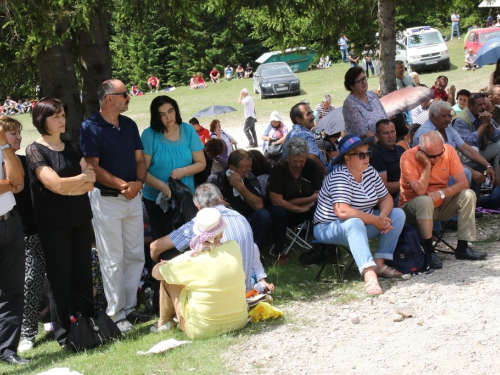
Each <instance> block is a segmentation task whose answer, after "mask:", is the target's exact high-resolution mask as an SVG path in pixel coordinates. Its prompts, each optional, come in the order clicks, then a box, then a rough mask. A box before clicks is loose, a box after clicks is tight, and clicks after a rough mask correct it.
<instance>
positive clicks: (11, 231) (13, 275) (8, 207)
mask: <svg viewBox="0 0 500 375" xmlns="http://www.w3.org/2000/svg"><path fill="white" fill-rule="evenodd" d="M0 124H1V121H0ZM0 164H1V165H2V168H0V275H1V276H0V359H1V360H2V361H4V362H6V363H9V364H14V365H26V364H28V363H29V361H28V360H26V359H24V358H21V357H19V356H18V355H17V346H18V345H19V339H20V338H21V322H22V317H23V304H24V230H23V225H22V223H21V216H19V213H18V212H17V211H16V210H15V209H14V206H15V205H16V200H15V198H14V194H13V193H12V190H15V189H17V188H18V187H19V186H22V185H23V183H24V171H23V167H22V165H21V161H20V160H19V159H18V158H17V156H16V155H15V154H14V151H13V150H12V148H11V147H10V144H9V143H8V142H7V138H6V137H5V132H4V129H3V127H2V126H1V125H0Z"/></svg>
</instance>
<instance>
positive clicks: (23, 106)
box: [0, 96, 36, 116]
mask: <svg viewBox="0 0 500 375" xmlns="http://www.w3.org/2000/svg"><path fill="white" fill-rule="evenodd" d="M35 103H36V100H34V99H33V100H29V99H28V98H26V99H24V100H22V99H19V100H18V101H17V102H16V101H15V100H12V99H11V98H10V96H7V98H6V99H5V101H4V102H3V105H2V109H1V112H0V115H3V116H14V115H22V114H23V113H30V112H31V110H32V108H33V107H34V106H35Z"/></svg>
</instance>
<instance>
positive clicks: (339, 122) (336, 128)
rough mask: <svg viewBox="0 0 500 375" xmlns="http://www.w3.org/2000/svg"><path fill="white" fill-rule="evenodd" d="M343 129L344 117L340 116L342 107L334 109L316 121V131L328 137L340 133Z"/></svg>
mask: <svg viewBox="0 0 500 375" xmlns="http://www.w3.org/2000/svg"><path fill="white" fill-rule="evenodd" d="M344 129H345V125H344V115H343V114H342V107H339V108H335V109H334V110H333V111H330V112H328V114H327V115H326V116H325V117H323V118H322V119H321V120H319V121H318V124H317V125H316V130H319V131H323V132H325V133H326V134H328V135H333V134H335V133H338V132H341V131H342V130H344Z"/></svg>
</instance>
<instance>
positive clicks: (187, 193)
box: [168, 177, 198, 228]
mask: <svg viewBox="0 0 500 375" xmlns="http://www.w3.org/2000/svg"><path fill="white" fill-rule="evenodd" d="M168 186H169V187H170V191H171V192H172V196H171V203H172V211H173V213H172V217H173V218H172V223H173V225H174V226H175V227H176V228H178V227H180V226H182V225H184V224H186V223H187V222H189V221H191V220H192V219H193V218H194V217H195V216H196V214H197V213H198V209H197V208H196V206H195V205H194V202H193V194H191V190H189V188H188V187H187V186H186V184H184V183H183V182H182V181H181V180H176V179H174V178H172V177H169V179H168Z"/></svg>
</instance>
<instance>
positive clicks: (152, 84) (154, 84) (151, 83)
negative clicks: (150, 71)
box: [148, 76, 160, 93]
mask: <svg viewBox="0 0 500 375" xmlns="http://www.w3.org/2000/svg"><path fill="white" fill-rule="evenodd" d="M159 86H160V80H159V79H158V77H155V76H151V77H149V79H148V87H149V92H150V93H152V92H153V89H156V93H158V87H159Z"/></svg>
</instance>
